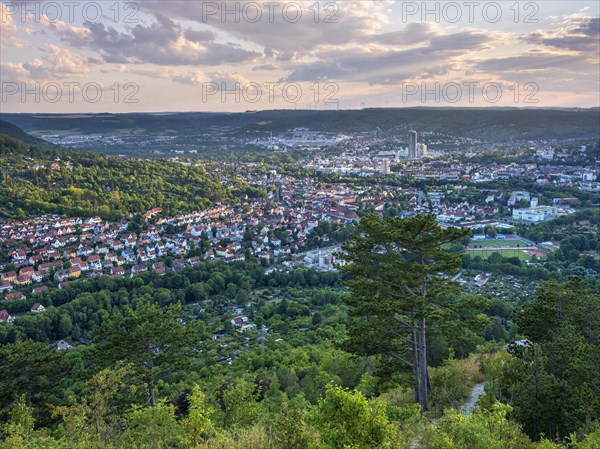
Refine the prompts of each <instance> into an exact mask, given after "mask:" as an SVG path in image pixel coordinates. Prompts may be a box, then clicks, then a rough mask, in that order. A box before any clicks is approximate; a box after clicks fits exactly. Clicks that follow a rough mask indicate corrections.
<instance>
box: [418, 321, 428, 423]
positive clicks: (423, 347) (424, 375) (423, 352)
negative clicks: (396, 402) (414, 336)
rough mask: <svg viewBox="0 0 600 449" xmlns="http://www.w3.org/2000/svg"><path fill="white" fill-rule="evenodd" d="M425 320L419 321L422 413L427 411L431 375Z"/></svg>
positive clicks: (420, 401) (420, 399) (420, 400)
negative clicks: (428, 362) (428, 369)
mask: <svg viewBox="0 0 600 449" xmlns="http://www.w3.org/2000/svg"><path fill="white" fill-rule="evenodd" d="M425 337H426V335H425V318H424V317H423V318H421V319H420V320H419V403H420V404H421V411H422V412H425V411H427V407H428V400H429V373H428V371H427V342H426V341H425Z"/></svg>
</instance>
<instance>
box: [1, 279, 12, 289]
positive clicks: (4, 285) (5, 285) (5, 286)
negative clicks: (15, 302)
mask: <svg viewBox="0 0 600 449" xmlns="http://www.w3.org/2000/svg"><path fill="white" fill-rule="evenodd" d="M12 288H13V287H12V284H11V283H10V282H8V281H0V292H4V291H11V290H12Z"/></svg>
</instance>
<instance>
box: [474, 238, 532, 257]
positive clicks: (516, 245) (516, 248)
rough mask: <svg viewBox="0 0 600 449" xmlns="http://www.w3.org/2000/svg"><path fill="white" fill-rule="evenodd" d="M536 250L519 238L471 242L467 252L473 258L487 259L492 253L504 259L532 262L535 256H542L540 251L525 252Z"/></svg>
mask: <svg viewBox="0 0 600 449" xmlns="http://www.w3.org/2000/svg"><path fill="white" fill-rule="evenodd" d="M524 248H534V247H533V246H532V245H531V244H529V243H526V242H524V241H523V240H521V239H519V238H507V239H485V240H471V241H470V242H469V245H468V247H467V249H466V250H465V252H466V253H467V254H469V255H471V257H475V256H479V257H481V258H482V259H487V258H488V257H490V256H491V255H492V253H495V252H497V253H500V254H501V255H502V256H504V257H518V258H519V259H521V260H531V257H532V255H533V254H536V255H537V256H541V255H542V253H541V252H539V250H531V249H528V250H524Z"/></svg>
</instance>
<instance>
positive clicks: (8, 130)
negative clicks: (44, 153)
mask: <svg viewBox="0 0 600 449" xmlns="http://www.w3.org/2000/svg"><path fill="white" fill-rule="evenodd" d="M0 134H3V135H5V136H9V137H12V138H14V139H17V140H19V141H21V142H23V143H24V144H26V145H34V146H37V147H40V148H46V149H49V148H53V147H54V145H52V144H51V143H50V142H46V141H45V140H43V139H40V138H38V137H35V136H32V135H31V134H28V133H26V132H25V131H23V130H22V129H21V128H19V127H18V126H16V125H13V124H12V123H10V122H7V121H5V120H0Z"/></svg>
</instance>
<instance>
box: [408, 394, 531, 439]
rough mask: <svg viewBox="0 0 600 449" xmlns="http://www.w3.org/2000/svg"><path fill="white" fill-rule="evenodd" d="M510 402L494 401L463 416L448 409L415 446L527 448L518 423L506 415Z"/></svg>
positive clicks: (524, 436) (525, 436) (525, 437)
mask: <svg viewBox="0 0 600 449" xmlns="http://www.w3.org/2000/svg"><path fill="white" fill-rule="evenodd" d="M509 412H510V406H507V405H503V404H499V403H496V404H494V406H493V407H492V408H491V410H489V411H487V410H483V411H478V412H476V413H473V414H471V415H468V416H465V415H462V414H460V413H458V412H456V411H454V410H449V411H448V412H447V413H446V414H445V415H444V416H443V417H442V418H441V419H440V421H439V422H438V423H435V424H434V425H433V426H429V427H428V428H427V429H426V430H425V432H424V434H423V436H422V437H421V439H420V440H419V443H418V447H419V448H421V449H463V448H469V449H506V448H511V449H528V448H531V447H532V445H531V443H530V441H529V439H528V438H527V435H525V434H524V433H523V432H522V431H521V429H520V428H519V425H518V424H516V423H514V422H511V421H509V420H508V419H507V415H508V413H509Z"/></svg>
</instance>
